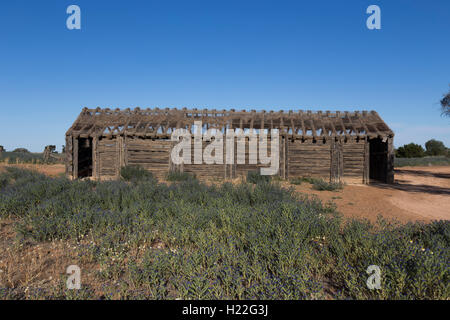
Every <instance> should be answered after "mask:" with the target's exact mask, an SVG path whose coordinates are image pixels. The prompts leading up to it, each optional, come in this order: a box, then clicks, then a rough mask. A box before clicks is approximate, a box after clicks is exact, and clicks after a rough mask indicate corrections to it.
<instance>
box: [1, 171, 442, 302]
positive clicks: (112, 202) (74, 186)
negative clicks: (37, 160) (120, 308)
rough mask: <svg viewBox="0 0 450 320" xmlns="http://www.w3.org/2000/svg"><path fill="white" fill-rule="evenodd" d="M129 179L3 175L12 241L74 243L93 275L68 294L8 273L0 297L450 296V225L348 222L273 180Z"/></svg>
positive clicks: (130, 175) (133, 175) (131, 175)
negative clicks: (377, 281) (374, 270)
mask: <svg viewBox="0 0 450 320" xmlns="http://www.w3.org/2000/svg"><path fill="white" fill-rule="evenodd" d="M122 176H123V177H124V179H123V180H121V181H106V182H95V181H90V180H83V181H80V180H74V181H71V180H68V179H66V178H62V177H58V178H50V177H47V176H45V175H42V174H39V173H36V172H33V171H27V170H21V169H17V168H13V167H8V168H6V171H5V172H3V173H1V174H0V221H6V220H8V221H14V228H15V232H16V235H17V239H16V240H15V242H14V243H15V244H14V246H21V245H23V244H24V243H25V244H26V243H34V244H35V245H39V246H45V245H47V244H50V243H55V242H58V243H59V242H67V243H70V244H71V245H72V244H73V247H74V248H75V249H73V250H75V252H76V254H77V256H76V257H77V258H76V261H72V263H73V264H79V265H80V267H81V270H82V276H83V275H84V276H86V277H87V275H88V274H89V275H90V276H89V277H87V278H83V280H82V289H81V290H66V289H65V280H66V277H67V276H65V275H61V276H60V278H59V279H58V282H57V284H53V285H52V286H42V287H40V285H39V282H36V283H33V282H32V281H31V282H29V283H28V284H27V286H26V287H25V286H22V285H20V284H15V283H14V281H13V280H10V277H8V272H7V271H5V270H3V272H0V288H1V289H0V298H5V299H17V298H49V299H51V298H54V299H61V298H66V299H72V298H73V299H99V298H100V299H108V298H112V299H177V298H182V299H448V298H449V297H450V292H449V289H450V287H449V283H450V281H449V268H448V262H449V261H450V250H449V242H450V222H449V221H435V222H432V223H430V224H422V223H409V224H404V225H401V224H398V223H395V222H388V221H384V220H382V219H381V218H380V219H379V220H378V222H377V223H371V222H369V221H366V220H350V221H347V220H343V218H342V217H341V216H340V215H339V214H338V213H337V212H336V210H335V208H334V207H333V206H332V205H324V204H322V203H321V202H320V201H319V200H317V199H311V198H308V197H307V196H306V195H299V194H295V193H294V192H293V190H289V189H285V188H282V187H281V186H280V185H279V184H278V183H277V182H276V181H252V182H253V183H248V182H242V183H240V184H235V185H233V184H231V183H223V184H220V185H211V186H209V185H205V184H203V183H201V182H199V181H197V180H196V179H195V178H193V177H190V178H189V179H184V180H183V179H181V180H182V181H177V183H171V184H163V183H158V182H157V180H155V179H154V178H152V177H150V176H145V175H142V172H141V171H140V170H139V169H129V170H128V171H127V170H123V171H122ZM370 265H377V266H379V267H380V269H381V288H380V289H376V290H370V289H368V288H367V285H366V281H367V279H368V277H369V274H367V273H366V270H367V268H368V267H369V266H370ZM0 268H1V265H0ZM89 268H90V269H89ZM64 271H65V270H62V274H64ZM38 289H39V290H38ZM33 290H34V291H33ZM30 292H37V293H34V295H32V296H30Z"/></svg>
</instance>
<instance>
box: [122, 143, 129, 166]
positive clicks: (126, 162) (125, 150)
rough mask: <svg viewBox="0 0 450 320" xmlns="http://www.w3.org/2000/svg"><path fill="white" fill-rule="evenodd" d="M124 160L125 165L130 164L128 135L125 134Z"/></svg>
mask: <svg viewBox="0 0 450 320" xmlns="http://www.w3.org/2000/svg"><path fill="white" fill-rule="evenodd" d="M123 144H124V146H123V162H124V165H125V166H127V165H128V137H127V136H124V137H123Z"/></svg>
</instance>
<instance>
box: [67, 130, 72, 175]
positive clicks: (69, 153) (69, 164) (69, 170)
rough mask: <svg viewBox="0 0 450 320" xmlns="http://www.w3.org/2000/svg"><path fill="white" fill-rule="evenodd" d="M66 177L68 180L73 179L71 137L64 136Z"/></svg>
mask: <svg viewBox="0 0 450 320" xmlns="http://www.w3.org/2000/svg"><path fill="white" fill-rule="evenodd" d="M65 165H66V176H67V177H68V178H72V177H73V137H72V136H66V159H65Z"/></svg>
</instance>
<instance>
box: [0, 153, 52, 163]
mask: <svg viewBox="0 0 450 320" xmlns="http://www.w3.org/2000/svg"><path fill="white" fill-rule="evenodd" d="M0 162H6V163H9V164H14V163H43V162H44V158H43V154H42V153H23V152H1V153H0Z"/></svg>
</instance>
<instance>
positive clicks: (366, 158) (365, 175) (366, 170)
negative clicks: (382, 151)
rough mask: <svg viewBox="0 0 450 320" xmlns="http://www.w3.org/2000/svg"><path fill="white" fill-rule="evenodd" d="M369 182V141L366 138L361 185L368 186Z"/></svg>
mask: <svg viewBox="0 0 450 320" xmlns="http://www.w3.org/2000/svg"><path fill="white" fill-rule="evenodd" d="M369 182H370V145H369V139H368V138H367V137H366V141H365V143H364V168H363V183H364V184H369Z"/></svg>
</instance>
